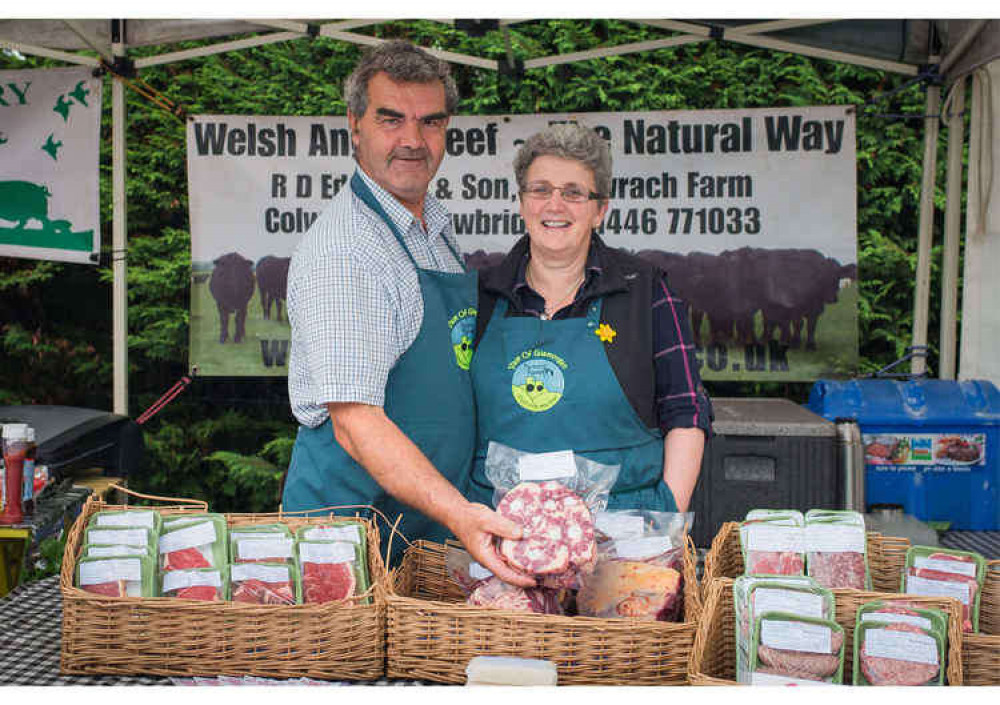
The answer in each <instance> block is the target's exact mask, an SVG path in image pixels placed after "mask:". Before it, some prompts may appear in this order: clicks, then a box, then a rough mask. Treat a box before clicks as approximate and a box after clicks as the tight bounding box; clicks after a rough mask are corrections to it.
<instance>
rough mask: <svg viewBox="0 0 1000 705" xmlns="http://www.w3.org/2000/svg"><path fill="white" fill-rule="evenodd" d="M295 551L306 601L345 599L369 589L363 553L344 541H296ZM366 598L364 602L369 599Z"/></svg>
mask: <svg viewBox="0 0 1000 705" xmlns="http://www.w3.org/2000/svg"><path fill="white" fill-rule="evenodd" d="M295 550H296V553H297V558H298V566H299V570H300V574H299V575H300V580H301V583H302V602H303V603H305V604H313V603H323V602H334V601H339V600H346V599H347V598H349V597H352V596H354V595H360V594H361V593H363V592H366V591H367V590H368V580H367V576H368V571H367V568H366V567H365V566H366V561H365V556H364V555H363V554H362V553H361V549H360V547H359V546H357V545H356V544H352V543H349V542H346V541H297V542H296V544H295ZM370 599H371V598H370V597H366V598H365V600H364V604H367V603H368V602H369V601H370Z"/></svg>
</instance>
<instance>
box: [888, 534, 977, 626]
mask: <svg viewBox="0 0 1000 705" xmlns="http://www.w3.org/2000/svg"><path fill="white" fill-rule="evenodd" d="M985 576H986V560H985V559H984V558H983V556H982V555H981V554H979V553H976V552H974V551H959V550H955V549H948V548H938V547H935V546H910V548H909V549H908V550H907V551H906V563H905V567H904V570H903V578H902V581H901V586H900V590H901V591H902V592H904V593H909V594H911V595H937V596H944V597H954V598H956V599H957V600H958V601H959V602H961V603H962V631H964V632H978V631H979V603H980V597H981V595H982V589H983V581H984V580H985Z"/></svg>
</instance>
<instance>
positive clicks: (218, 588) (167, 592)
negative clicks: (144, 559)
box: [160, 568, 229, 602]
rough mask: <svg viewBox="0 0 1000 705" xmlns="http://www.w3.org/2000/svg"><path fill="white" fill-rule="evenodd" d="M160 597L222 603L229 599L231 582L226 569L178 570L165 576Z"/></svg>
mask: <svg viewBox="0 0 1000 705" xmlns="http://www.w3.org/2000/svg"><path fill="white" fill-rule="evenodd" d="M160 596H161V597H177V598H180V599H183V600H202V601H205V602H222V601H223V600H228V599H229V581H228V580H227V577H226V571H225V569H223V570H219V569H217V568H190V569H185V568H178V569H175V570H171V571H169V572H166V573H164V574H163V577H162V579H161V585H160Z"/></svg>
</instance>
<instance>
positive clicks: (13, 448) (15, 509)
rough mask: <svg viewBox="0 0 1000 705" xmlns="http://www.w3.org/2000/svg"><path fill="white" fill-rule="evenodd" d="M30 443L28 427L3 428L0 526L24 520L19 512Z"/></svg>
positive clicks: (20, 511)
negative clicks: (2, 503)
mask: <svg viewBox="0 0 1000 705" xmlns="http://www.w3.org/2000/svg"><path fill="white" fill-rule="evenodd" d="M30 445H31V443H30V441H29V440H28V425H27V424H23V423H9V424H5V425H4V427H3V462H4V466H5V472H4V498H5V503H4V508H3V514H0V524H20V523H21V522H22V521H23V520H24V512H23V511H22V510H21V492H22V490H23V487H24V486H23V482H24V461H25V459H26V458H27V457H28V450H29V447H30Z"/></svg>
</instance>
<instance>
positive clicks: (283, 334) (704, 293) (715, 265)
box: [188, 106, 857, 381]
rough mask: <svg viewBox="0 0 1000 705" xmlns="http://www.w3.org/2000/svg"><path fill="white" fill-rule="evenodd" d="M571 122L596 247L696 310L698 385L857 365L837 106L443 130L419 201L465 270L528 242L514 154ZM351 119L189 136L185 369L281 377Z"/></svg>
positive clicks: (849, 141)
mask: <svg viewBox="0 0 1000 705" xmlns="http://www.w3.org/2000/svg"><path fill="white" fill-rule="evenodd" d="M567 120H573V121H577V122H581V123H583V124H586V125H587V126H589V127H592V128H594V129H595V130H597V131H598V132H599V133H600V134H601V135H602V136H603V137H605V138H606V139H607V140H608V141H609V143H610V146H611V150H612V157H613V163H614V177H613V183H612V189H611V207H610V209H609V211H608V215H607V217H606V218H605V222H604V226H603V229H602V232H601V234H602V236H603V237H604V239H605V240H606V241H607V242H608V243H609V244H610V245H613V246H616V247H624V248H627V249H629V250H631V251H633V252H636V253H637V254H639V255H640V256H642V257H645V258H647V259H649V260H650V261H653V262H656V263H657V264H658V265H660V266H661V267H662V268H663V269H665V270H666V271H667V272H668V275H669V281H670V283H671V286H672V287H673V289H674V290H675V292H676V293H677V294H678V295H680V296H681V297H682V298H684V299H685V300H686V301H687V302H688V303H689V304H690V306H691V317H692V322H693V325H694V328H695V331H696V338H697V343H698V347H699V349H698V354H697V357H698V362H699V365H700V366H701V373H702V376H703V377H704V378H706V379H730V380H740V379H760V380H785V381H789V380H810V379H816V378H818V377H822V376H831V375H833V376H835V375H838V374H849V373H850V372H852V371H853V369H854V367H855V366H856V364H857V310H856V301H857V286H856V279H857V245H856V243H857V238H856V230H857V225H856V220H857V213H856V175H855V168H856V167H855V124H854V117H853V114H851V113H850V112H849V109H848V108H847V107H845V106H825V107H803V108H766V109H755V110H726V111H722V110H719V111H662V112H637V113H585V114H558V115H555V114H554V115H505V116H471V117H461V116H460V117H455V118H453V119H452V121H451V124H450V126H449V129H448V134H447V154H446V157H445V159H444V161H443V162H442V165H441V169H440V170H439V172H438V174H437V176H436V178H435V179H434V181H433V182H432V184H431V189H430V190H431V193H433V194H434V195H435V196H437V197H438V198H440V199H442V200H444V201H445V203H446V204H447V205H448V207H449V208H450V210H451V212H452V213H453V214H454V224H455V232H456V234H457V237H458V241H459V244H460V245H461V247H462V250H463V252H464V253H465V257H466V260H467V262H468V264H469V265H470V266H474V267H479V266H482V265H484V264H487V263H489V262H494V261H496V260H497V258H499V257H501V256H502V254H503V253H506V252H507V251H508V250H509V249H510V247H511V245H513V243H514V242H515V241H516V240H517V239H518V238H519V237H520V236H521V235H523V234H524V222H523V220H522V219H521V217H520V215H519V213H518V206H519V202H518V199H517V185H516V182H515V179H514V174H513V168H512V163H513V159H514V155H515V153H516V151H517V148H518V146H519V145H520V144H521V143H522V142H523V140H524V139H526V138H527V137H529V136H530V135H532V134H533V133H535V132H537V131H539V130H541V129H544V128H545V127H547V126H548V125H550V124H553V123H556V122H563V121H567ZM354 168H355V163H354V160H353V158H352V156H351V142H350V134H349V130H348V127H347V120H346V118H340V117H330V118H314V117H288V116H286V117H256V116H209V115H205V116H198V117H196V118H195V119H194V120H192V121H190V122H189V123H188V183H189V193H190V209H191V254H192V263H193V282H192V294H191V349H190V358H191V363H192V364H195V365H198V368H199V373H200V374H205V375H283V374H286V373H287V367H286V364H287V352H288V337H289V336H288V324H287V318H286V317H285V316H284V312H283V300H284V292H285V286H286V278H287V259H286V258H288V257H289V256H290V255H291V253H292V250H293V249H294V247H295V245H296V243H297V242H298V240H299V238H300V237H301V236H302V233H304V232H305V231H306V230H307V229H308V227H309V226H310V225H311V224H312V222H313V221H314V220H315V219H316V218H317V217H318V216H319V214H320V213H321V212H322V210H323V208H324V207H325V205H326V203H327V202H328V201H329V200H330V199H331V198H333V197H334V196H336V195H337V193H339V192H340V191H341V190H342V189H344V188H348V186H347V183H348V179H349V178H350V175H351V174H352V172H353V171H354Z"/></svg>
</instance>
